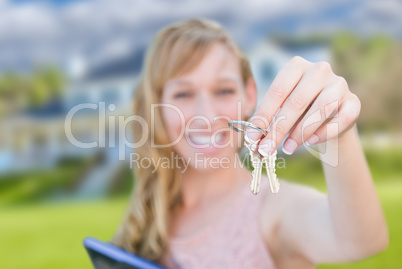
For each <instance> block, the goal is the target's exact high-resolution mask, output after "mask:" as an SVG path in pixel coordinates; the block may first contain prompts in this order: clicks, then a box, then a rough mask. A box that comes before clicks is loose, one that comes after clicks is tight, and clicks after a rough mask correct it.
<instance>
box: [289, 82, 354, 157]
mask: <svg viewBox="0 0 402 269" xmlns="http://www.w3.org/2000/svg"><path fill="white" fill-rule="evenodd" d="M342 83H343V81H342V80H341V79H336V80H335V82H334V83H332V84H330V85H329V86H328V87H326V88H325V89H324V90H323V91H322V92H321V94H320V95H319V96H318V97H317V99H316V100H315V101H314V103H313V104H312V106H311V108H310V109H309V110H308V111H307V113H306V115H305V116H304V117H303V118H302V120H301V121H300V122H299V123H297V124H296V125H295V127H294V129H293V130H292V131H291V132H290V134H289V136H288V137H287V139H286V141H285V143H284V144H283V147H282V150H283V152H284V153H286V154H288V155H290V154H292V153H293V152H295V151H296V150H297V149H298V148H299V147H300V146H301V145H302V144H303V143H305V142H306V141H307V139H309V138H311V141H309V142H311V143H314V142H316V141H314V140H315V137H312V135H313V134H314V132H315V131H317V129H318V128H320V126H321V125H323V124H324V123H325V122H327V121H328V120H329V119H330V117H331V118H332V117H334V116H335V115H336V114H337V113H338V109H339V107H340V105H341V102H342V101H343V97H344V95H345V93H346V88H345V87H343V85H341V84H342Z"/></svg>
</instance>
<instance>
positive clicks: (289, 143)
mask: <svg viewBox="0 0 402 269" xmlns="http://www.w3.org/2000/svg"><path fill="white" fill-rule="evenodd" d="M296 149H297V143H296V142H295V141H294V140H293V139H290V138H289V139H287V140H286V142H285V144H283V147H282V151H283V152H284V153H286V154H287V155H292V154H293V152H295V150H296Z"/></svg>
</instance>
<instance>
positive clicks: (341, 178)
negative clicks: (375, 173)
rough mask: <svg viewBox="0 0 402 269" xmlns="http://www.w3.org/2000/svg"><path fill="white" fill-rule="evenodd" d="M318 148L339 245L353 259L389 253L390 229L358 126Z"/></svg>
mask: <svg viewBox="0 0 402 269" xmlns="http://www.w3.org/2000/svg"><path fill="white" fill-rule="evenodd" d="M318 148H319V150H320V152H325V153H322V154H321V160H322V165H323V168H324V174H325V179H326V182H327V189H328V201H329V209H330V214H331V218H332V222H333V227H334V229H335V234H336V237H337V241H338V243H339V244H340V246H342V247H343V248H344V249H345V251H347V252H348V254H350V256H351V257H352V258H361V257H365V256H369V255H372V254H373V253H377V252H379V251H381V250H383V249H385V248H386V247H387V245H388V231H387V226H386V222H385V219H384V216H383V212H382V209H381V205H380V202H379V199H378V196H377V193H376V190H375V186H374V183H373V180H372V177H371V173H370V170H369V168H368V165H367V162H366V158H365V156H364V152H363V149H362V146H361V143H360V140H359V136H358V133H357V128H356V126H353V127H352V128H351V129H350V130H348V131H346V132H345V133H344V134H342V135H341V136H340V137H339V138H338V139H335V140H334V139H333V140H329V141H327V142H326V143H322V144H319V145H318ZM328 156H331V157H330V158H332V159H328ZM333 156H336V157H337V159H335V162H334V159H333Z"/></svg>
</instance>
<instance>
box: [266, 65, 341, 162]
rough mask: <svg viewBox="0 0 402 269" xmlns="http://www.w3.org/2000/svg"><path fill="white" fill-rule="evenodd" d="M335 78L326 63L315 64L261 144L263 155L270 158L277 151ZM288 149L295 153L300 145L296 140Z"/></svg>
mask: <svg viewBox="0 0 402 269" xmlns="http://www.w3.org/2000/svg"><path fill="white" fill-rule="evenodd" d="M333 76H334V75H333V73H332V70H331V68H330V67H329V65H328V64H326V63H322V64H321V63H319V64H314V65H312V66H311V67H310V68H309V69H308V70H307V71H306V73H305V75H304V76H303V78H302V79H301V80H300V82H299V83H298V85H297V86H296V88H295V89H294V91H293V92H292V93H291V94H290V95H289V97H288V98H287V100H286V101H285V103H284V104H283V106H282V108H281V110H280V111H279V113H278V115H277V117H276V118H275V120H274V122H273V123H272V125H271V127H270V129H269V132H268V134H267V136H266V137H265V138H264V139H263V140H262V141H261V142H260V143H259V152H260V154H261V155H263V156H268V155H270V154H271V153H272V152H274V151H275V149H276V148H277V146H278V145H279V144H280V143H281V142H282V140H283V139H284V138H285V136H286V135H287V134H288V133H289V132H290V131H291V129H292V128H293V127H294V125H295V124H297V122H298V120H299V119H300V118H301V117H302V115H303V114H304V112H305V111H306V110H307V109H308V106H309V104H311V103H312V102H313V100H314V99H316V98H317V96H318V95H320V93H321V91H322V90H323V89H324V88H325V87H326V86H327V85H326V84H328V81H330V78H331V77H333ZM287 147H289V149H290V150H291V151H294V150H296V148H297V147H298V143H297V142H295V141H294V140H289V141H288V145H287Z"/></svg>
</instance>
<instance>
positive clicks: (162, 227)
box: [112, 19, 388, 268]
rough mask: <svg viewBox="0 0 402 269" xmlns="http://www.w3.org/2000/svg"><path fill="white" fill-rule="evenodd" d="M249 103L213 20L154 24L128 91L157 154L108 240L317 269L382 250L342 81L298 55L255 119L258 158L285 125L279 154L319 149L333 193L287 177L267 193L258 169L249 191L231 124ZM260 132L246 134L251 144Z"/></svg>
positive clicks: (183, 263) (213, 261) (238, 56)
mask: <svg viewBox="0 0 402 269" xmlns="http://www.w3.org/2000/svg"><path fill="white" fill-rule="evenodd" d="M256 103H257V94H256V85H255V82H254V80H253V76H252V73H251V69H250V66H249V63H248V61H247V60H246V58H245V57H244V55H243V54H242V52H241V51H240V49H239V48H238V47H237V45H236V44H235V42H234V41H233V39H232V38H231V37H230V36H229V35H228V34H227V33H226V32H225V31H224V30H223V29H222V28H221V27H220V26H219V25H218V24H217V23H215V22H212V21H208V20H202V19H197V20H188V21H184V22H179V23H176V24H173V25H170V26H168V27H167V28H165V29H163V30H161V31H160V32H159V33H158V34H157V36H156V38H155V40H154V42H153V43H152V45H151V47H150V48H149V50H148V52H147V55H146V60H145V65H144V68H143V72H142V75H141V79H140V82H139V85H138V87H137V89H136V92H135V96H134V114H136V115H138V116H141V117H142V118H144V119H145V121H146V123H148V125H144V124H143V125H141V126H140V125H139V126H135V128H134V131H135V137H136V138H141V139H145V138H146V140H144V141H146V142H145V143H143V145H141V147H139V148H137V149H136V153H137V154H138V155H139V156H140V157H141V158H148V159H149V160H153V162H151V163H152V165H151V166H148V167H140V168H139V169H136V171H135V173H136V182H135V187H134V190H133V195H132V200H131V203H130V207H129V210H128V211H127V214H126V217H125V219H124V220H123V222H122V225H121V227H120V228H119V230H118V231H117V233H116V235H115V237H114V238H113V240H112V241H113V243H114V244H116V245H117V246H119V247H122V248H124V249H126V250H128V251H130V252H133V253H136V254H138V255H140V256H142V257H144V258H147V259H149V260H153V261H157V262H160V263H162V264H163V265H165V266H167V267H169V268H313V267H314V266H315V265H317V264H320V263H332V262H337V263H338V262H348V261H355V260H359V259H363V258H365V257H368V256H370V255H373V254H375V253H378V252H380V251H382V250H384V249H385V248H386V246H387V244H388V234H387V228H386V224H385V221H384V217H383V213H382V210H381V207H380V204H379V201H378V198H377V196H376V192H375V189H374V185H373V182H372V179H371V176H370V172H369V169H368V167H367V164H366V161H365V157H364V155H363V151H362V149H361V146H360V142H359V138H358V135H357V131H356V127H355V123H354V122H355V120H356V118H357V117H358V114H359V111H360V102H359V99H358V98H357V97H356V96H355V95H354V94H352V93H351V92H350V91H349V89H348V86H347V84H346V82H345V80H344V79H343V78H340V77H338V76H336V75H335V74H334V73H333V72H332V70H331V68H330V66H329V65H328V64H327V63H310V62H308V61H306V60H304V59H302V58H300V57H295V58H293V59H292V60H291V61H289V62H288V63H287V64H286V65H285V66H284V67H283V69H282V70H281V71H280V72H279V73H278V75H277V77H276V78H275V80H274V82H273V83H272V85H271V87H270V88H269V89H268V90H267V92H266V95H265V97H264V99H263V100H262V102H261V105H260V107H259V108H258V109H257V110H256V111H255V113H254V116H253V117H252V118H251V122H252V123H254V124H256V125H258V126H259V127H261V128H264V129H267V127H268V125H269V124H270V123H272V124H271V127H270V129H269V132H268V135H267V136H266V137H264V138H263V139H262V140H261V141H259V146H258V150H259V152H260V154H261V155H269V154H271V153H272V152H274V151H275V150H276V148H277V145H279V144H280V143H281V141H282V140H283V139H284V138H285V136H286V135H287V134H288V133H289V132H290V134H289V136H288V137H287V139H286V142H285V144H284V147H283V149H284V152H285V153H288V154H291V153H293V152H294V151H295V150H297V148H299V147H300V146H301V145H302V144H303V143H304V142H305V141H308V145H312V144H317V146H318V147H322V148H323V147H325V150H326V153H325V154H323V155H322V156H323V159H322V162H323V167H324V171H325V179H326V182H327V188H328V195H325V194H322V193H319V192H317V191H315V190H313V189H311V188H309V187H306V186H301V185H297V184H294V183H290V182H286V181H283V180H281V189H280V191H279V193H277V194H275V195H273V194H272V193H271V192H270V191H269V188H268V183H267V179H266V178H265V177H263V179H262V183H261V191H260V193H259V194H258V195H256V196H254V195H252V194H251V192H250V190H249V184H250V178H251V176H250V172H249V171H248V170H247V169H246V168H244V166H242V165H241V159H240V158H238V155H237V154H238V153H239V151H240V149H241V146H242V142H243V140H242V138H241V135H240V134H236V133H235V132H233V131H231V130H230V129H229V128H228V121H230V120H248V118H249V116H250V115H251V114H252V113H253V111H254V109H255V106H256ZM155 104H156V105H155ZM279 108H281V109H280V110H279V112H278V114H277V115H276V117H275V118H274V116H275V114H276V112H277V111H278V109H279ZM317 111H318V114H317ZM314 112H316V113H314ZM334 123H335V126H338V127H339V128H332V127H333V126H334ZM144 134H147V136H146V137H145V138H144ZM239 138H240V139H239ZM260 138H261V137H260V134H259V133H253V132H252V130H248V132H247V139H248V140H249V141H254V142H255V141H258V139H260ZM324 142H325V143H324ZM173 156H174V157H173ZM333 156H337V160H339V162H338V163H337V164H335V166H334V165H333V164H332V163H331V158H332V157H333ZM326 158H327V161H326V160H325V159H326ZM158 160H159V161H160V160H163V161H167V160H168V165H165V166H163V165H155V164H156V163H157V162H158ZM239 164H240V165H239Z"/></svg>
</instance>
